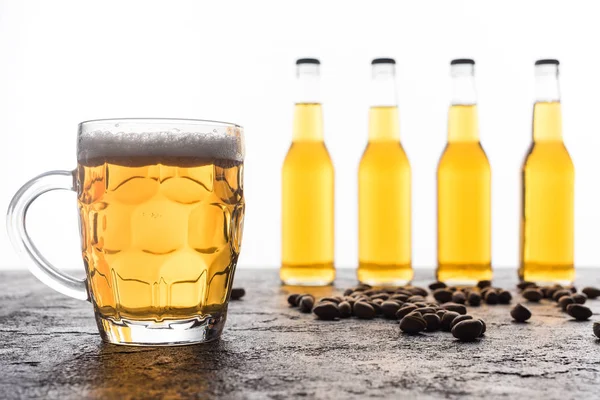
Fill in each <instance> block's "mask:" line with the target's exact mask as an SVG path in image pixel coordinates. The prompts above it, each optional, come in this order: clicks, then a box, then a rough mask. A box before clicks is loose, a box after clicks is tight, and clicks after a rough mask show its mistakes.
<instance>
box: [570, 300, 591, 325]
mask: <svg viewBox="0 0 600 400" xmlns="http://www.w3.org/2000/svg"><path fill="white" fill-rule="evenodd" d="M567 314H569V315H570V316H571V317H573V318H575V319H576V320H577V321H585V320H586V319H589V318H590V317H591V316H592V310H590V309H589V308H587V307H586V306H582V305H581V304H569V305H568V306H567Z"/></svg>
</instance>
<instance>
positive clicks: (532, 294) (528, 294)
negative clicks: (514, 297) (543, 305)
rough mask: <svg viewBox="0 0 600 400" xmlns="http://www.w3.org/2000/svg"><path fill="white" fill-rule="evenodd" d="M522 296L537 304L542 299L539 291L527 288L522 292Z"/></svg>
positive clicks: (542, 294)
mask: <svg viewBox="0 0 600 400" xmlns="http://www.w3.org/2000/svg"><path fill="white" fill-rule="evenodd" d="M522 296H523V297H524V298H525V299H527V300H529V301H533V302H535V303H537V302H539V301H540V300H541V299H542V298H543V297H544V293H542V291H541V290H539V289H535V288H528V289H525V290H524V291H523V293H522Z"/></svg>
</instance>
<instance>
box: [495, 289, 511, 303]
mask: <svg viewBox="0 0 600 400" xmlns="http://www.w3.org/2000/svg"><path fill="white" fill-rule="evenodd" d="M511 300H512V294H510V292H509V291H508V290H500V292H499V293H498V303H500V304H510V301H511Z"/></svg>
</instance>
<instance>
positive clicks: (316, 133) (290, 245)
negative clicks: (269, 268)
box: [280, 58, 335, 286]
mask: <svg viewBox="0 0 600 400" xmlns="http://www.w3.org/2000/svg"><path fill="white" fill-rule="evenodd" d="M296 66H297V67H296V68H297V85H298V86H297V93H296V96H297V97H296V105H295V109H294V131H293V137H292V145H291V147H290V149H289V151H288V153H287V156H286V157H285V161H284V163H283V169H282V229H281V240H282V247H281V255H282V262H281V269H280V277H281V281H282V282H283V283H284V284H287V285H305V286H322V285H329V284H331V283H332V282H333V280H334V279H335V268H334V264H333V257H334V170H333V163H332V162H331V158H330V156H329V152H328V151H327V147H325V142H324V140H323V113H322V108H321V98H320V93H319V92H320V91H319V67H320V62H319V60H317V59H314V58H303V59H299V60H298V61H297V62H296Z"/></svg>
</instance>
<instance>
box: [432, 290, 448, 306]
mask: <svg viewBox="0 0 600 400" xmlns="http://www.w3.org/2000/svg"><path fill="white" fill-rule="evenodd" d="M433 298H434V299H436V300H437V301H439V302H440V303H448V302H449V301H452V291H451V290H449V289H447V288H440V289H436V290H434V291H433Z"/></svg>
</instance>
